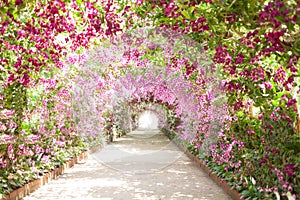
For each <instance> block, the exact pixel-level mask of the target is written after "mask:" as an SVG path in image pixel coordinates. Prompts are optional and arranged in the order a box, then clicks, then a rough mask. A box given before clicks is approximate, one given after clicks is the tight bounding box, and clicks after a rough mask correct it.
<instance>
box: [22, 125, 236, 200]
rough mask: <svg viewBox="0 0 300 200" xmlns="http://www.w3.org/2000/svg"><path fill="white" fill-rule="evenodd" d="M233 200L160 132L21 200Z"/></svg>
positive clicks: (132, 137) (124, 144)
mask: <svg viewBox="0 0 300 200" xmlns="http://www.w3.org/2000/svg"><path fill="white" fill-rule="evenodd" d="M47 199H49V200H50V199H51V200H56V199H63V200H70V199H77V200H84V199H87V200H88V199H91V200H92V199H95V200H96V199H99V200H110V199H116V200H131V199H141V200H152V199H153V200H160V199H161V200H162V199H167V200H169V199H180V200H182V199H195V200H196V199H198V200H229V199H231V198H230V197H229V196H228V195H227V194H226V193H225V192H224V191H223V190H222V189H221V188H220V187H219V186H218V185H216V184H215V183H214V182H213V181H212V180H211V179H210V178H209V177H208V176H207V175H206V174H205V173H204V172H202V171H201V169H199V168H198V167H196V165H195V164H194V162H193V161H192V160H190V159H189V158H188V157H187V156H186V155H185V154H184V153H183V152H182V151H181V150H180V149H179V148H177V146H176V145H174V144H173V143H172V142H171V141H170V140H169V139H168V138H167V137H166V136H164V135H163V134H162V133H161V132H159V131H158V130H137V131H134V132H132V133H130V134H128V135H126V136H124V137H122V138H119V139H117V141H116V142H114V143H112V144H109V145H107V146H106V147H105V148H103V149H102V150H101V151H99V152H97V153H94V154H91V155H90V156H89V158H88V159H87V160H84V161H82V162H81V163H79V164H76V165H75V166H74V167H73V168H71V169H69V170H67V171H66V173H65V174H64V175H62V176H60V177H59V178H58V179H57V180H53V181H50V182H49V183H48V184H47V185H45V186H43V187H41V188H40V189H38V190H36V191H35V192H33V193H32V194H30V195H29V196H27V197H25V198H24V200H47Z"/></svg>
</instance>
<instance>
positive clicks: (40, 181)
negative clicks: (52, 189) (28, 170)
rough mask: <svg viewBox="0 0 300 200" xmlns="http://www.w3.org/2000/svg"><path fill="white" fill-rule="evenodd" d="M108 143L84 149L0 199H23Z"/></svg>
mask: <svg viewBox="0 0 300 200" xmlns="http://www.w3.org/2000/svg"><path fill="white" fill-rule="evenodd" d="M108 143H109V142H108ZM105 145H106V144H98V145H96V146H95V147H92V148H90V149H89V150H86V151H83V152H82V153H80V154H79V155H77V156H74V157H73V158H71V159H70V160H68V161H66V163H65V164H63V165H61V166H59V167H57V168H55V169H53V170H52V171H50V172H47V173H45V174H43V175H42V176H40V177H39V178H37V179H35V180H32V181H30V182H28V183H26V184H24V185H23V186H21V187H19V188H17V189H15V190H13V191H12V192H10V193H9V194H7V195H6V196H5V197H4V198H1V199H0V200H21V199H23V198H24V197H26V196H27V195H29V194H30V193H32V192H34V191H35V190H37V189H38V188H40V187H42V186H44V185H46V184H47V183H48V182H49V181H51V180H54V179H57V177H58V176H60V175H63V174H64V173H65V171H66V170H67V169H70V168H72V167H73V166H74V165H75V164H78V163H79V162H80V161H82V160H85V159H87V158H88V156H89V155H90V154H92V153H95V152H97V151H100V150H101V149H102V148H103V147H104V146H105Z"/></svg>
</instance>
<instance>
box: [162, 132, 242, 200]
mask: <svg viewBox="0 0 300 200" xmlns="http://www.w3.org/2000/svg"><path fill="white" fill-rule="evenodd" d="M165 134H166V136H167V137H168V138H169V139H170V140H171V141H172V142H174V144H176V146H178V147H179V148H180V149H181V150H182V151H183V152H184V153H185V154H186V155H187V156H188V157H189V158H190V159H192V160H193V161H194V162H195V163H196V165H197V166H198V167H200V168H201V169H202V170H203V171H204V172H205V173H206V174H207V175H208V176H209V177H210V178H211V179H212V180H213V181H214V182H215V183H216V184H218V185H219V186H220V187H221V188H222V189H223V190H224V191H225V192H226V193H227V194H228V195H229V196H230V197H231V198H232V199H234V200H244V198H243V197H242V196H241V194H240V193H239V192H238V191H237V190H235V189H232V188H231V186H230V185H229V184H228V183H227V181H226V180H224V179H222V178H220V177H218V175H217V174H215V173H214V172H213V171H212V170H211V169H210V168H209V167H207V166H206V165H205V164H204V163H203V162H202V161H201V160H200V159H199V158H198V157H197V156H195V155H194V154H192V153H191V152H190V151H189V150H188V149H187V148H186V147H185V146H184V145H183V144H182V143H181V142H179V141H177V140H174V139H173V138H172V136H170V135H169V134H168V133H165Z"/></svg>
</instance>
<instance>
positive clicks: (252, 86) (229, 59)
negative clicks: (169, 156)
mask: <svg viewBox="0 0 300 200" xmlns="http://www.w3.org/2000/svg"><path fill="white" fill-rule="evenodd" d="M0 5H1V6H0V7H1V9H0V14H1V18H0V19H1V20H0V32H1V36H0V49H1V52H0V60H1V62H0V73H1V76H0V84H1V88H0V198H1V197H3V196H4V195H6V194H8V193H9V192H11V191H12V190H14V189H16V188H18V187H20V186H22V185H24V184H25V183H27V182H29V181H31V180H33V179H36V178H38V177H39V176H40V175H42V174H44V173H46V172H48V171H51V170H52V169H54V168H55V167H57V166H60V165H63V164H64V163H65V162H66V161H67V160H68V159H70V158H71V157H73V156H75V155H78V154H79V153H80V152H83V151H85V150H87V149H89V148H91V147H93V146H95V145H97V144H100V143H105V142H106V141H107V140H109V139H112V138H113V137H115V136H116V135H122V134H125V133H128V132H130V131H132V130H133V129H135V128H137V127H138V122H139V120H142V119H141V118H142V116H143V114H146V115H147V114H148V115H151V116H152V117H153V118H152V119H154V121H153V122H152V123H151V126H152V125H154V127H158V128H159V129H160V130H162V131H163V132H165V133H166V134H169V135H171V136H172V137H176V138H178V139H179V140H180V141H182V142H183V143H184V144H185V145H186V146H187V148H188V149H189V150H190V151H191V152H192V153H194V154H195V155H196V156H197V157H199V158H200V159H201V160H202V161H203V162H204V163H205V165H207V166H208V167H209V168H210V169H211V170H212V171H213V172H214V173H216V174H218V176H219V177H221V178H223V179H224V180H226V181H227V182H228V183H229V184H230V185H231V186H232V187H233V188H234V189H236V190H237V191H239V192H240V193H241V194H242V196H243V197H244V198H248V199H255V198H256V199H276V198H277V199H280V198H283V199H289V200H292V199H297V198H299V194H300V187H299V185H300V165H299V163H300V160H299V158H300V149H299V146H300V135H299V133H300V120H299V112H298V110H299V101H300V99H299V91H300V90H299V85H300V82H299V80H300V79H299V76H300V75H299V65H300V61H299V58H300V52H299V41H300V38H299V35H300V34H299V30H300V27H299V24H300V21H299V9H300V8H299V3H297V1H294V0H288V1H280V0H270V1H264V0H249V1H245V2H243V1H235V0H232V1H231V0H228V1H217V0H200V1H173V0H164V1H155V0H149V1H142V0H138V1H111V0H103V1H102V0H95V1H91V0H84V1H83V0H54V1H51V2H49V1H46V0H42V1H40V2H38V3H36V1H33V0H29V1H26V2H25V1H22V0H16V1H9V0H8V1H7V0H4V1H3V2H0ZM141 127H142V128H149V124H148V125H147V123H146V124H144V126H141Z"/></svg>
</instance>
